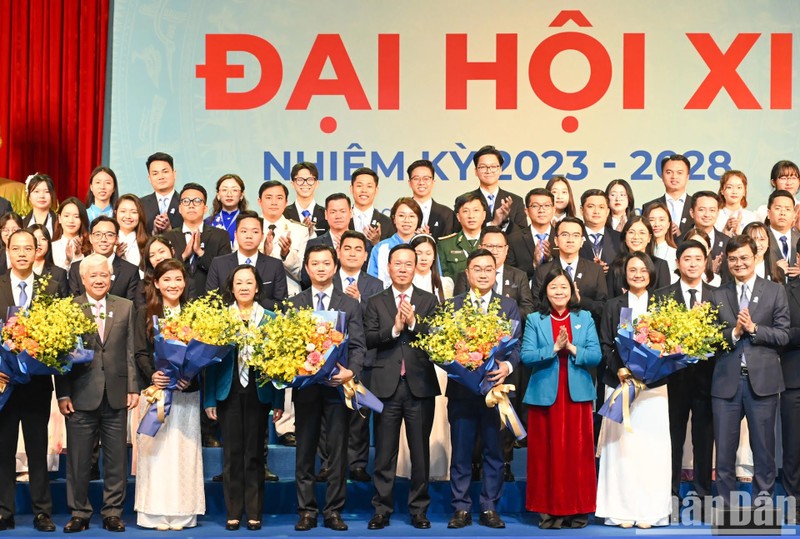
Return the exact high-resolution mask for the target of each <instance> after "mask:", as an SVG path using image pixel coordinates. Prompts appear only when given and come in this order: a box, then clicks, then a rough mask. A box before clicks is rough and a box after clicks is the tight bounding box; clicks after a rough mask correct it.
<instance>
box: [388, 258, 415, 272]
mask: <svg viewBox="0 0 800 539" xmlns="http://www.w3.org/2000/svg"><path fill="white" fill-rule="evenodd" d="M392 267H393V268H394V269H403V268H405V269H409V270H410V269H414V263H413V262H403V261H401V260H395V261H394V262H392Z"/></svg>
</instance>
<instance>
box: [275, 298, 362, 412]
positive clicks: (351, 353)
mask: <svg viewBox="0 0 800 539" xmlns="http://www.w3.org/2000/svg"><path fill="white" fill-rule="evenodd" d="M311 290H312V289H311V288H306V289H305V290H303V291H302V292H300V293H299V294H297V295H296V296H292V297H291V298H289V300H288V301H287V302H286V307H287V308H292V307H294V308H298V309H299V308H303V307H311V308H314V301H313V300H314V298H313V297H312V294H311ZM328 310H329V311H343V312H344V313H345V314H346V318H347V334H348V335H349V337H350V339H349V340H348V343H347V351H348V358H347V368H348V369H350V370H351V371H353V374H355V375H356V376H358V375H359V374H361V369H363V367H364V356H365V354H366V352H367V345H366V342H365V340H364V324H363V322H362V316H361V307H360V306H359V304H358V302H357V301H356V300H354V299H353V298H351V297H350V296H347V295H345V294H343V293H342V292H341V291H339V290H336V288H334V289H333V292H332V293H331V299H330V302H329V303H328ZM293 393H294V397H293V398H295V399H299V398H301V395H303V394H309V393H310V392H309V391H308V390H305V389H304V390H302V391H295V392H293Z"/></svg>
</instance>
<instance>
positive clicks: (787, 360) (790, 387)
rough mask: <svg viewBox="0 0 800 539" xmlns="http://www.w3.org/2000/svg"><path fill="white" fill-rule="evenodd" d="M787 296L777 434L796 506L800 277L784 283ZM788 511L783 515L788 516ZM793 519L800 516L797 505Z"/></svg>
mask: <svg viewBox="0 0 800 539" xmlns="http://www.w3.org/2000/svg"><path fill="white" fill-rule="evenodd" d="M786 295H787V296H788V297H789V317H790V320H791V324H790V327H789V344H788V345H786V348H784V350H783V356H782V357H781V369H782V370H783V382H784V384H785V385H786V389H785V390H784V391H783V393H781V399H780V401H781V434H782V442H783V488H784V489H785V490H786V494H788V495H789V496H791V497H792V498H793V499H794V500H795V507H800V506H798V505H797V502H798V501H800V500H798V498H800V428H798V425H800V280H798V279H795V280H794V281H791V282H790V283H789V284H787V285H786ZM791 516H792V515H787V518H790V517H791ZM794 516H795V520H800V509H798V510H796V514H795V515H794Z"/></svg>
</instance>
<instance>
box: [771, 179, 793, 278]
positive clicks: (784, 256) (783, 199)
mask: <svg viewBox="0 0 800 539" xmlns="http://www.w3.org/2000/svg"><path fill="white" fill-rule="evenodd" d="M767 219H768V223H769V231H770V233H771V234H772V241H770V242H769V243H770V246H769V252H770V258H772V260H777V264H778V267H779V268H781V269H782V270H783V273H784V274H785V275H786V277H787V280H793V279H796V278H797V276H798V275H800V261H799V260H798V259H799V258H800V257H798V255H797V242H798V241H800V232H798V231H797V229H795V228H793V224H794V221H795V211H794V197H792V194H791V193H789V191H773V192H772V194H771V195H770V196H769V202H768V203H767Z"/></svg>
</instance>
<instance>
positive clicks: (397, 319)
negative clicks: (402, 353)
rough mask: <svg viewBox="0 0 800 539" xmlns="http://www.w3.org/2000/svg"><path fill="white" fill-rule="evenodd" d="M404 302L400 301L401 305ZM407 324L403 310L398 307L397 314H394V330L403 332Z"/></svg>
mask: <svg viewBox="0 0 800 539" xmlns="http://www.w3.org/2000/svg"><path fill="white" fill-rule="evenodd" d="M402 304H403V302H400V305H402ZM405 326H406V324H405V317H404V315H403V311H402V310H401V309H400V308H399V307H398V309H397V314H395V315H394V326H392V329H393V330H394V333H401V332H402V331H403V328H404V327H405Z"/></svg>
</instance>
